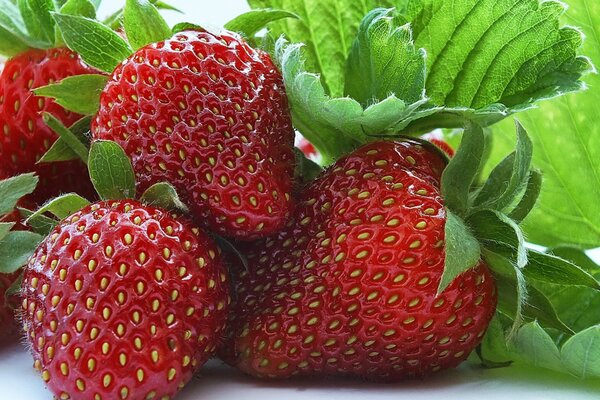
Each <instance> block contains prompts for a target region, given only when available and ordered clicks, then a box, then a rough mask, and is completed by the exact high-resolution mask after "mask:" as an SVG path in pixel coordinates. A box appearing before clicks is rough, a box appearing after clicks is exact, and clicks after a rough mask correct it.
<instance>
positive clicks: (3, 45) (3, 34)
mask: <svg viewBox="0 0 600 400" xmlns="http://www.w3.org/2000/svg"><path fill="white" fill-rule="evenodd" d="M27 49H29V46H28V45H27V43H25V42H24V41H22V40H21V39H20V38H19V37H18V36H16V35H14V34H12V33H11V32H9V31H8V30H6V29H4V28H3V27H2V26H0V54H2V55H4V56H6V57H13V56H16V55H17V54H21V53H23V52H24V51H26V50H27Z"/></svg>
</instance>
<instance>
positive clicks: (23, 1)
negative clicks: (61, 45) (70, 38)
mask: <svg viewBox="0 0 600 400" xmlns="http://www.w3.org/2000/svg"><path fill="white" fill-rule="evenodd" d="M16 4H17V7H19V12H20V13H21V18H22V19H23V23H24V24H25V28H26V30H27V34H28V36H30V37H32V38H37V39H41V40H42V41H43V40H46V41H47V42H48V43H49V40H48V39H47V38H44V33H43V32H42V27H41V26H40V24H39V22H38V20H37V18H36V15H35V14H34V12H33V10H32V9H31V5H30V1H29V0H17V2H16Z"/></svg>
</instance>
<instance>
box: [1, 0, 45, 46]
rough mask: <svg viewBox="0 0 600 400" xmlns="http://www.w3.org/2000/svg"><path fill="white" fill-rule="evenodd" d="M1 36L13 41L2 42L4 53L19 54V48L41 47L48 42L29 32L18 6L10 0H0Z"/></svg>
mask: <svg viewBox="0 0 600 400" xmlns="http://www.w3.org/2000/svg"><path fill="white" fill-rule="evenodd" d="M0 38H2V39H6V40H13V42H6V43H5V42H4V41H2V42H0V50H2V51H3V53H2V54H4V55H15V54H18V53H17V51H18V49H23V50H26V49H27V48H28V47H36V46H37V47H40V48H43V47H44V45H48V43H41V42H40V41H39V40H34V39H33V38H31V37H29V35H28V34H27V27H26V25H25V22H24V21H23V18H22V16H21V13H20V11H19V9H18V8H17V6H16V5H15V4H13V3H12V2H11V1H9V0H0Z"/></svg>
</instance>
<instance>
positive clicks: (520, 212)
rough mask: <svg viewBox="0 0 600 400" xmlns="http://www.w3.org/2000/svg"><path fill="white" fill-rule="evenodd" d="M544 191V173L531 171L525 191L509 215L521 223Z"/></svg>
mask: <svg viewBox="0 0 600 400" xmlns="http://www.w3.org/2000/svg"><path fill="white" fill-rule="evenodd" d="M541 191H542V173H541V172H540V171H537V170H533V171H531V172H530V173H529V179H527V185H526V187H525V193H523V197H521V200H520V201H519V203H517V205H516V206H515V207H514V208H513V210H512V211H511V212H510V214H509V217H510V218H511V219H512V220H513V221H515V222H517V223H518V224H520V223H521V222H523V220H524V219H525V218H526V217H527V216H528V215H529V213H531V211H532V210H533V209H534V207H535V205H536V203H537V201H538V199H539V197H540V193H541Z"/></svg>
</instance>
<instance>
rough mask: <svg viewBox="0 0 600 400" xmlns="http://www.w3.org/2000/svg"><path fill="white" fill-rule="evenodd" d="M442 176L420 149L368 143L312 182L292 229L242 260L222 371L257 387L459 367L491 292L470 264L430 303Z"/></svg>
mask: <svg viewBox="0 0 600 400" xmlns="http://www.w3.org/2000/svg"><path fill="white" fill-rule="evenodd" d="M444 166H445V162H444V161H443V160H442V159H441V157H439V156H438V155H437V154H436V153H435V152H431V151H429V150H427V149H425V148H423V147H422V146H420V145H418V144H415V143H412V142H401V143H400V142H399V143H394V142H374V143H371V144H368V145H366V146H364V147H362V148H360V149H359V150H357V151H356V152H354V153H353V154H351V155H349V156H347V157H345V158H343V159H341V160H339V161H338V162H337V163H335V164H334V165H333V166H332V167H331V168H330V169H329V170H328V171H327V172H326V173H324V174H323V175H321V176H320V177H319V178H318V179H317V180H316V181H315V182H314V183H313V184H311V185H310V186H309V187H308V188H307V189H306V191H305V192H304V193H303V195H302V196H301V198H300V200H299V203H298V206H297V208H296V211H295V214H294V218H293V221H292V222H290V223H289V224H288V225H287V226H286V228H285V229H284V230H283V231H281V232H280V233H279V234H277V235H275V236H273V237H271V238H269V239H267V240H266V241H265V243H264V245H263V246H262V247H260V246H254V249H252V250H251V251H250V252H249V259H248V261H249V272H243V273H242V274H241V278H240V282H239V283H238V288H237V295H238V301H237V304H236V308H235V315H234V316H233V318H232V325H233V326H232V328H233V332H232V335H233V339H232V343H230V346H229V350H228V349H227V347H228V346H226V347H225V349H226V350H225V352H226V353H227V352H229V355H228V357H229V358H230V359H229V361H230V362H232V363H233V364H235V365H236V366H237V367H239V368H240V369H241V370H243V371H245V372H247V373H249V374H252V375H255V376H260V377H271V378H286V377H290V376H293V375H312V374H329V375H332V374H341V375H354V376H358V377H361V378H366V379H376V380H398V379H403V378H407V377H413V376H423V375H427V374H430V373H433V372H436V371H439V370H442V369H446V368H452V367H455V366H456V365H458V364H459V363H460V362H462V361H463V360H465V359H466V358H467V356H468V355H469V353H470V352H471V351H472V350H473V349H474V348H475V347H476V346H477V345H478V344H479V343H480V341H481V338H482V336H483V334H484V333H485V331H486V329H487V326H488V323H489V322H490V320H491V318H492V316H493V315H494V311H495V307H496V289H495V284H494V279H493V277H492V275H491V274H490V271H489V270H488V268H487V266H486V265H485V264H484V263H483V262H480V264H479V265H478V266H477V267H476V268H475V269H472V270H469V271H467V272H465V273H464V274H462V275H461V276H459V277H458V278H457V279H456V280H454V281H453V283H452V284H451V285H450V286H449V287H448V288H447V289H446V290H445V291H444V292H443V293H442V294H440V295H439V296H438V295H437V294H436V293H437V288H438V285H439V283H440V279H441V275H442V272H443V269H444V226H445V219H446V214H445V213H446V212H445V209H444V204H443V199H442V197H441V195H440V176H441V171H442V169H443V168H444ZM231 353H233V354H231Z"/></svg>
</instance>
